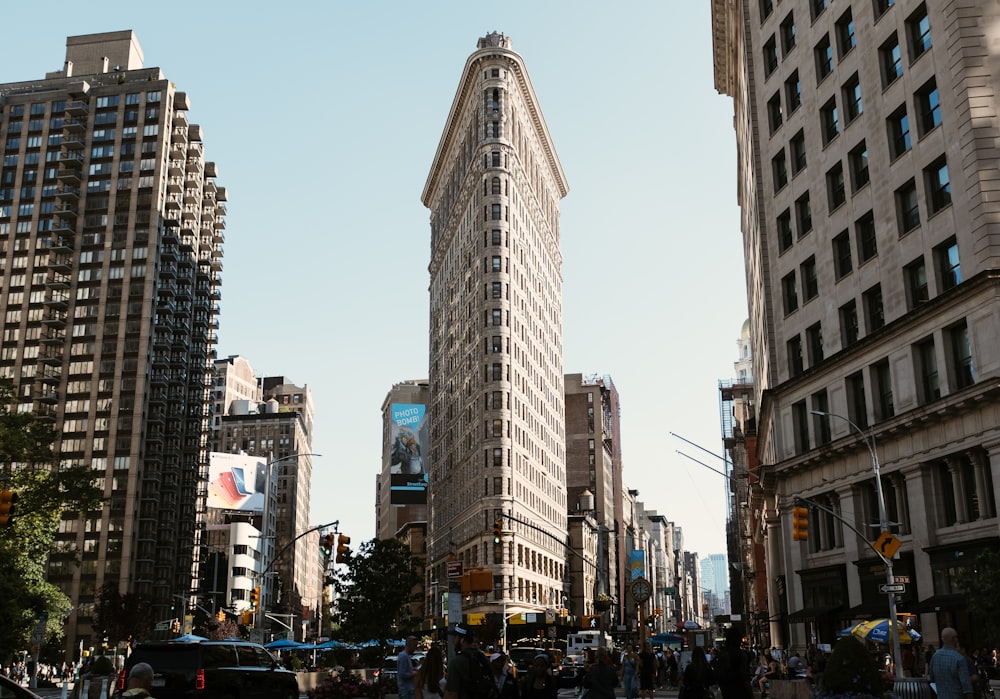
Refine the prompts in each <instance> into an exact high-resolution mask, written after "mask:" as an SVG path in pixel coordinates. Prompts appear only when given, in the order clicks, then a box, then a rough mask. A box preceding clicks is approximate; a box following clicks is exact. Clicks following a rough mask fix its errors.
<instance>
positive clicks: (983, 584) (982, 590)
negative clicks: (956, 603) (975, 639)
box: [956, 551, 1000, 648]
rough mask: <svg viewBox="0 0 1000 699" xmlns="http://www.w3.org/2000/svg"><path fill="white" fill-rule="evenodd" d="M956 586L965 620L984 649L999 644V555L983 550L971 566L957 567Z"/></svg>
mask: <svg viewBox="0 0 1000 699" xmlns="http://www.w3.org/2000/svg"><path fill="white" fill-rule="evenodd" d="M956 582H957V583H958V586H959V587H960V588H961V589H962V590H963V591H964V592H965V600H966V604H968V606H969V618H971V619H975V620H976V628H977V629H978V630H979V633H981V634H982V636H983V640H984V641H985V643H984V645H986V647H988V648H993V647H996V645H998V644H1000V553H997V552H996V551H984V552H983V553H981V554H979V556H978V557H977V558H976V560H975V562H974V563H973V564H972V565H971V566H966V567H962V568H959V570H958V575H957V576H956Z"/></svg>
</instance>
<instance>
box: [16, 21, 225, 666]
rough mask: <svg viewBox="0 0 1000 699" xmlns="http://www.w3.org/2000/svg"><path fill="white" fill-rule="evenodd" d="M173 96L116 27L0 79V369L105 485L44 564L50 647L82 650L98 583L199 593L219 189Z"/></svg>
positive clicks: (149, 595)
mask: <svg viewBox="0 0 1000 699" xmlns="http://www.w3.org/2000/svg"><path fill="white" fill-rule="evenodd" d="M189 108H190V102H189V100H188V97H187V95H186V94H185V93H184V92H182V91H180V90H178V89H177V87H176V86H175V85H174V83H173V82H171V81H170V80H168V79H167V77H166V76H165V75H164V73H163V71H162V70H160V69H159V68H146V67H145V66H144V57H143V52H142V48H141V47H140V45H139V41H138V39H137V37H136V35H135V34H134V33H133V32H131V31H119V32H107V33H103V34H88V35H81V36H71V37H69V38H68V39H67V40H66V54H65V61H64V63H63V67H62V68H61V69H60V70H57V71H54V72H51V73H48V74H46V75H45V76H44V77H35V76H26V80H25V81H23V82H14V83H5V84H2V85H0V146H2V148H3V153H2V158H3V160H2V164H0V264H2V265H3V274H2V276H0V313H2V315H3V318H4V330H3V333H4V334H3V344H2V349H0V376H3V377H5V378H8V379H10V380H12V381H13V382H14V386H15V388H16V391H17V395H18V396H19V397H20V399H21V404H20V405H19V406H18V410H23V411H34V412H35V413H36V414H38V415H39V416H41V417H42V418H45V419H49V420H51V421H52V422H53V426H54V427H55V428H56V430H57V431H58V433H59V437H58V440H57V442H56V444H55V450H56V453H57V454H58V460H59V462H60V463H62V464H69V463H72V464H82V465H85V466H88V467H89V468H91V469H93V471H94V474H95V475H96V476H97V477H98V483H99V484H100V485H101V486H102V487H103V488H104V494H105V496H106V497H107V498H108V500H107V502H106V504H105V506H104V508H103V510H102V511H100V512H96V513H88V514H87V515H85V516H84V517H82V518H78V517H77V516H76V515H75V514H74V515H70V514H67V515H65V517H64V519H63V520H62V522H61V523H60V525H59V531H58V534H57V536H56V542H55V548H54V550H53V551H52V553H51V555H50V557H49V562H48V579H49V581H50V582H51V583H52V584H54V585H56V586H57V587H58V588H59V589H60V590H62V591H63V592H64V593H65V594H66V595H68V596H69V598H70V600H71V604H72V612H71V613H70V616H69V619H68V622H67V624H66V639H65V643H66V657H67V658H73V657H74V656H75V653H74V651H75V649H77V648H78V647H79V646H81V645H82V646H84V647H90V646H95V647H97V646H100V644H101V641H102V639H101V638H100V637H99V636H98V635H97V633H96V632H95V630H94V629H93V628H92V626H91V624H92V622H93V620H94V612H95V600H96V599H97V598H98V596H99V595H100V594H101V590H102V588H103V587H104V586H105V585H110V586H111V587H112V588H114V589H115V590H117V591H118V592H121V593H128V592H131V593H137V594H140V595H142V596H143V597H144V598H145V599H147V600H149V604H150V605H151V607H152V617H153V618H155V619H158V620H159V619H167V618H169V617H170V616H171V614H170V610H171V607H172V606H173V605H176V604H178V603H180V604H181V605H183V604H184V602H185V601H186V600H188V599H189V598H190V597H191V596H192V594H193V593H194V591H195V590H196V589H197V581H198V578H199V556H198V555H197V552H198V550H199V546H200V544H201V537H202V526H203V523H204V514H205V511H204V497H205V487H206V476H207V468H208V446H209V444H208V439H209V432H208V428H209V414H208V402H207V400H206V398H207V391H208V385H207V383H208V378H209V377H208V370H209V364H208V360H209V357H210V356H213V355H214V353H215V349H214V345H215V343H216V341H217V338H216V334H215V329H216V328H217V327H218V320H217V315H218V310H219V307H218V300H219V299H220V288H221V278H220V271H221V269H222V243H223V240H224V236H223V229H224V228H225V213H226V209H225V204H224V202H225V200H226V193H225V189H223V188H221V187H219V186H217V185H216V182H215V178H216V174H217V170H216V167H215V164H214V163H212V162H209V161H206V160H205V148H204V143H203V136H202V130H201V128H200V127H199V126H198V125H196V124H193V123H191V122H190V121H189V119H188V111H189ZM178 598H179V599H178Z"/></svg>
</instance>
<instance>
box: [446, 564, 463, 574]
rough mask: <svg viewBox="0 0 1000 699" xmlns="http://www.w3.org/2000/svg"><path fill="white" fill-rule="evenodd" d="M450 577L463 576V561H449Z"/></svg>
mask: <svg viewBox="0 0 1000 699" xmlns="http://www.w3.org/2000/svg"><path fill="white" fill-rule="evenodd" d="M448 577H449V578H460V577H462V562H461V561H448Z"/></svg>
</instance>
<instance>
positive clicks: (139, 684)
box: [122, 663, 153, 699]
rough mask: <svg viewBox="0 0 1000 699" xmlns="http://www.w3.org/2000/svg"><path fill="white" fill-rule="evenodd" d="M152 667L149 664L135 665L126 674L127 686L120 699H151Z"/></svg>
mask: <svg viewBox="0 0 1000 699" xmlns="http://www.w3.org/2000/svg"><path fill="white" fill-rule="evenodd" d="M152 692H153V666H152V665H150V664H149V663H136V664H135V665H133V666H132V669H131V670H130V671H129V673H128V685H127V686H126V688H125V691H124V692H123V693H122V699H152V696H153V694H152Z"/></svg>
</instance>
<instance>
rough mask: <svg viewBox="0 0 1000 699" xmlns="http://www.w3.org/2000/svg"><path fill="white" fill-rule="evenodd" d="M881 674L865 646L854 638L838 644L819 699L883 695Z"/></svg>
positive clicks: (832, 654)
mask: <svg viewBox="0 0 1000 699" xmlns="http://www.w3.org/2000/svg"><path fill="white" fill-rule="evenodd" d="M882 691H883V687H882V675H881V674H880V673H879V669H878V666H877V665H876V664H875V659H874V658H873V657H872V656H871V655H869V653H868V651H867V650H866V649H865V646H864V644H863V643H862V642H861V641H859V640H858V639H856V638H854V637H853V636H845V637H844V638H841V639H840V640H839V641H837V645H835V646H834V647H833V653H831V654H830V658H829V659H828V660H827V661H826V669H825V670H824V671H823V687H822V689H821V691H820V692H819V695H818V696H820V697H833V696H852V697H874V696H881V695H882Z"/></svg>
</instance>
